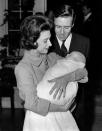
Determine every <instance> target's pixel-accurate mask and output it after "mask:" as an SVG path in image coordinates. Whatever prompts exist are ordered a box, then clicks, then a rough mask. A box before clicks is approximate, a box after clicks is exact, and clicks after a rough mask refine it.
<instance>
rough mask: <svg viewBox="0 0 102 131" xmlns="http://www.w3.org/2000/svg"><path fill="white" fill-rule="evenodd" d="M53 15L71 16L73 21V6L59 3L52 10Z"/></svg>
mask: <svg viewBox="0 0 102 131" xmlns="http://www.w3.org/2000/svg"><path fill="white" fill-rule="evenodd" d="M54 17H55V18H57V17H73V21H75V11H74V8H73V7H72V6H70V5H66V4H64V5H61V6H60V7H59V8H57V9H55V10H54Z"/></svg>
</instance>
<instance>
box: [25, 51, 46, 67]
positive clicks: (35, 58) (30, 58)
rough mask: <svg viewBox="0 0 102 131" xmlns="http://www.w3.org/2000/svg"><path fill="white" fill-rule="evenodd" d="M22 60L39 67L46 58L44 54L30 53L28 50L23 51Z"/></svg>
mask: <svg viewBox="0 0 102 131" xmlns="http://www.w3.org/2000/svg"><path fill="white" fill-rule="evenodd" d="M23 60H24V61H26V62H27V63H31V64H32V65H34V66H37V67H39V66H40V65H41V63H42V62H43V61H45V60H46V55H38V54H36V53H35V54H31V53H30V52H29V51H25V52H24V57H23Z"/></svg>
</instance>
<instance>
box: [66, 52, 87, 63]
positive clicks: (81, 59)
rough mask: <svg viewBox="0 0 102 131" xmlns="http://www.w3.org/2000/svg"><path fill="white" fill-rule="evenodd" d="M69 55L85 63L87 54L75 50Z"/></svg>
mask: <svg viewBox="0 0 102 131" xmlns="http://www.w3.org/2000/svg"><path fill="white" fill-rule="evenodd" d="M68 57H69V58H71V59H73V60H75V61H77V62H83V63H85V62H86V59H85V56H84V55H83V54H82V53H80V52H78V51H74V52H72V53H70V54H68Z"/></svg>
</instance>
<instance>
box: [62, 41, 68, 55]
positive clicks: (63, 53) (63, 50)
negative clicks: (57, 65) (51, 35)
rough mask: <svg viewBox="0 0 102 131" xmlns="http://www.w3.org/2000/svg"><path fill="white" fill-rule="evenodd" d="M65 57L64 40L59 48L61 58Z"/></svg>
mask: <svg viewBox="0 0 102 131" xmlns="http://www.w3.org/2000/svg"><path fill="white" fill-rule="evenodd" d="M66 55H67V48H66V47H65V40H64V41H63V42H62V46H61V56H62V57H65V56H66Z"/></svg>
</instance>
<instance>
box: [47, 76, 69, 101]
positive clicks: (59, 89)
mask: <svg viewBox="0 0 102 131" xmlns="http://www.w3.org/2000/svg"><path fill="white" fill-rule="evenodd" d="M49 82H55V85H54V86H53V87H52V89H51V90H50V92H49V94H50V95H51V94H52V93H53V92H54V94H53V98H54V99H55V98H56V97H57V99H60V97H61V95H63V97H65V94H66V86H67V84H68V82H69V80H68V76H67V77H66V75H65V76H61V77H58V78H55V79H53V80H50V81H49Z"/></svg>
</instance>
